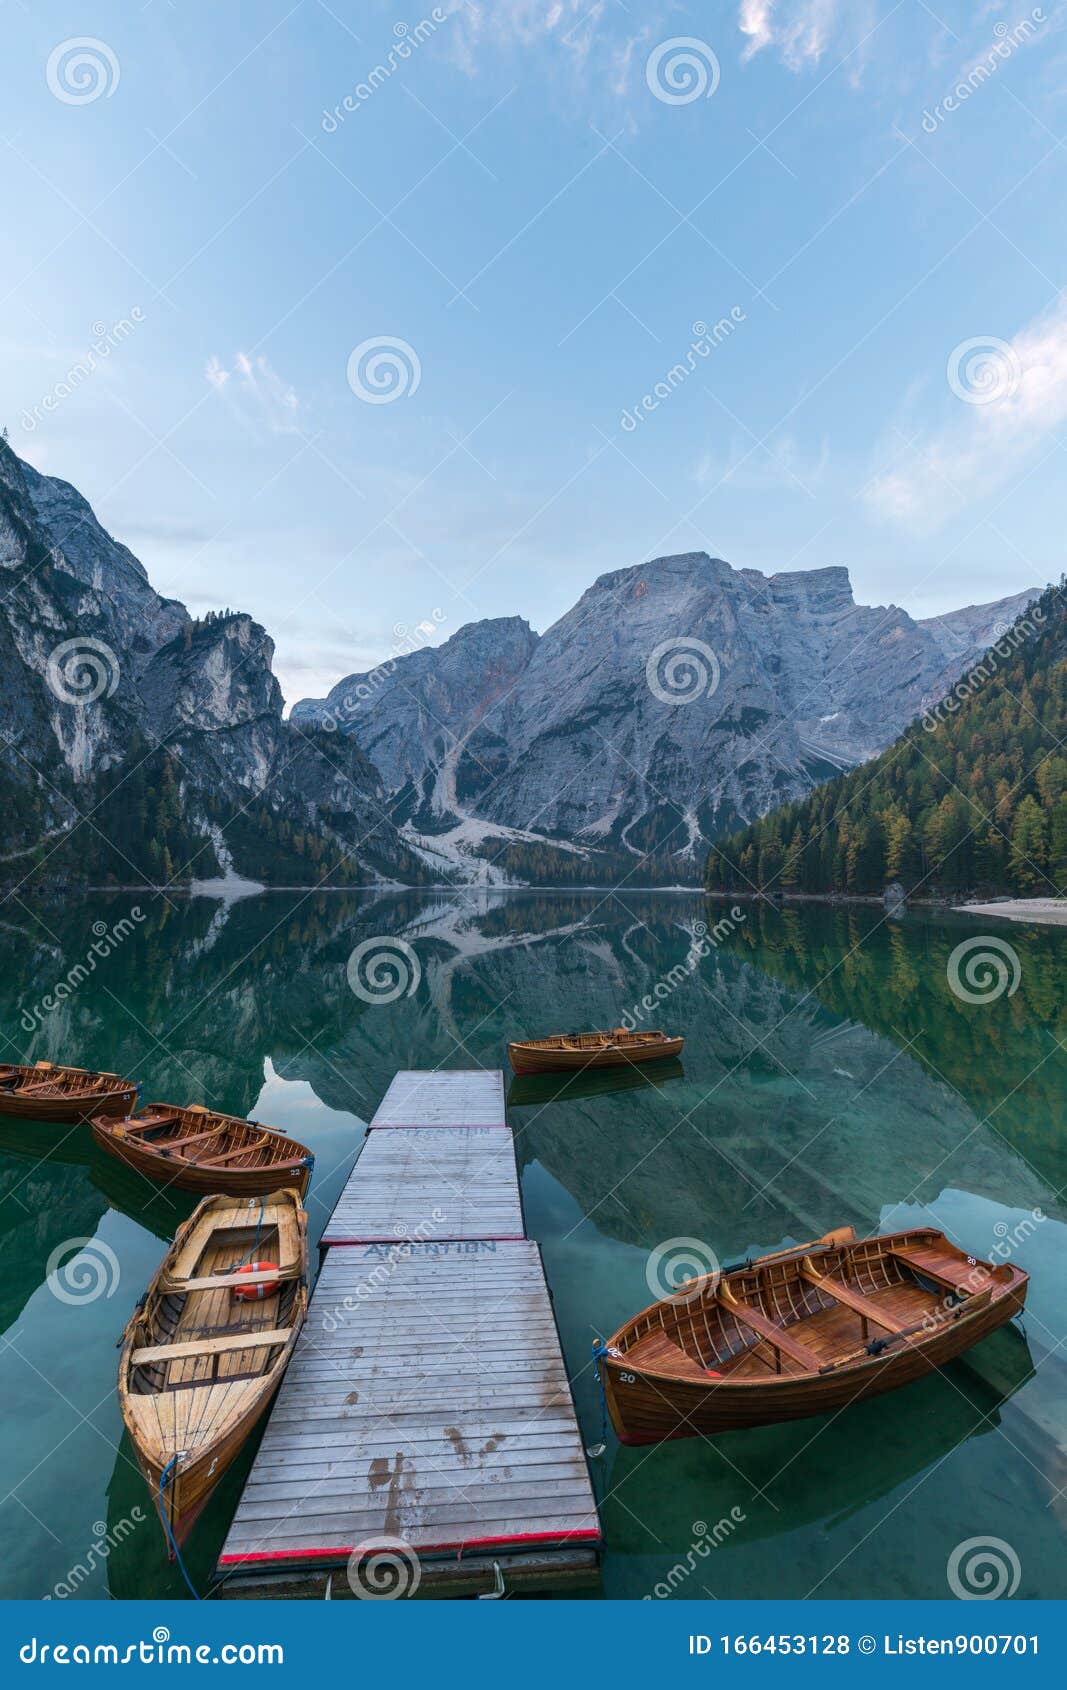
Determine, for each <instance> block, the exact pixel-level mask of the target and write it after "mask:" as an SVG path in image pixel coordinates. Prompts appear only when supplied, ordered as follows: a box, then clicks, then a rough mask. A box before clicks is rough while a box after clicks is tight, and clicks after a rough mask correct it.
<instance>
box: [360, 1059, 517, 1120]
mask: <svg viewBox="0 0 1067 1690" xmlns="http://www.w3.org/2000/svg"><path fill="white" fill-rule="evenodd" d="M506 1126H507V1116H506V1115H505V1113H504V1076H503V1074H502V1073H501V1071H500V1069H499V1068H494V1069H406V1070H402V1071H401V1072H400V1073H399V1074H394V1076H393V1079H392V1082H391V1084H390V1086H389V1089H388V1091H387V1092H386V1094H385V1096H384V1097H383V1098H382V1101H381V1103H380V1104H379V1106H378V1109H377V1111H376V1113H375V1116H374V1119H373V1120H372V1121H371V1127H372V1128H376V1127H506Z"/></svg>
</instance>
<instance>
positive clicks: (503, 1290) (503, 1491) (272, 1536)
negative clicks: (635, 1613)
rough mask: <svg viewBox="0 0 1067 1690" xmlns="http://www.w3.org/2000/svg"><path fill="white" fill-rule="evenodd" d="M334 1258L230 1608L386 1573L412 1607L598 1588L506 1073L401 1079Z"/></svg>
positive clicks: (577, 1440)
mask: <svg viewBox="0 0 1067 1690" xmlns="http://www.w3.org/2000/svg"><path fill="white" fill-rule="evenodd" d="M322 1248H323V1250H324V1252H325V1259H324V1262H323V1266H322V1269H321V1272H320V1274H319V1278H318V1282H317V1284H316V1286H315V1291H314V1295H313V1297H312V1299H311V1304H310V1308H309V1310H308V1317H307V1321H306V1324H305V1326H304V1330H303V1332H302V1334H301V1337H300V1340H299V1343H298V1345H297V1349H296V1353H295V1355H294V1357H293V1360H292V1362H291V1363H290V1366H289V1369H288V1372H287V1373H286V1376H285V1378H284V1380H283V1382H282V1385H281V1389H280V1390H279V1392H278V1397H277V1400H276V1402H275V1405H274V1408H273V1410H272V1413H271V1416H270V1419H269V1421H268V1424H267V1428H266V1431H265V1433H264V1436H263V1441H262V1443H261V1444H260V1448H259V1451H258V1454H257V1455H256V1458H255V1461H254V1463H253V1466H252V1470H251V1473H250V1474H249V1477H248V1480H247V1482H246V1484H245V1488H244V1493H243V1495H242V1497H241V1501H240V1503H239V1505H238V1508H237V1513H236V1515H235V1516H234V1520H233V1524H232V1525H231V1527H230V1530H229V1533H228V1535H227V1538H226V1541H225V1543H224V1545H223V1548H222V1553H221V1554H220V1556H219V1561H218V1576H219V1579H220V1580H221V1581H222V1584H221V1587H220V1589H219V1591H218V1594H219V1595H221V1596H229V1597H270V1596H312V1597H322V1596H323V1595H325V1594H326V1589H327V1586H329V1589H330V1594H331V1595H332V1596H333V1597H347V1596H349V1595H350V1594H352V1582H355V1583H356V1584H357V1585H360V1587H361V1588H363V1589H366V1588H367V1586H368V1582H369V1581H375V1582H376V1581H377V1578H378V1575H376V1573H375V1570H374V1569H375V1561H376V1558H377V1557H379V1556H382V1557H384V1558H385V1561H386V1562H388V1560H389V1558H390V1557H391V1558H392V1561H393V1564H394V1566H398V1571H397V1573H396V1575H395V1576H397V1577H398V1578H399V1579H400V1581H401V1582H402V1583H404V1584H406V1585H407V1586H408V1588H409V1589H410V1590H411V1591H412V1592H414V1590H415V1589H416V1588H417V1590H418V1592H419V1594H420V1595H453V1594H455V1595H464V1594H486V1595H488V1594H497V1595H499V1594H501V1593H502V1592H503V1593H507V1592H508V1591H513V1590H514V1591H518V1590H522V1589H526V1590H548V1591H551V1590H566V1589H569V1588H572V1587H574V1586H579V1585H583V1584H592V1583H595V1582H596V1579H597V1577H598V1566H599V1551H600V1541H601V1533H600V1522H599V1519H598V1516H597V1510H596V1502H595V1498H594V1496H593V1489H592V1485H591V1483H590V1478H589V1471H588V1468H587V1465H586V1460H585V1452H584V1449H583V1446H582V1440H581V1433H580V1430H579V1426H578V1420H577V1416H576V1414H575V1410H574V1403H573V1400H572V1397H571V1393H570V1386H569V1384H568V1381H567V1375H566V1370H565V1367H564V1363H563V1355H562V1352H561V1349H560V1343H559V1335H558V1332H557V1330H556V1323H555V1317H554V1315H553V1312H552V1303H551V1298H550V1296H549V1292H548V1287H547V1285H546V1282H545V1275H544V1269H543V1267H542V1265H541V1253H540V1250H539V1249H538V1246H537V1245H536V1244H535V1243H533V1242H532V1241H531V1240H529V1239H527V1237H526V1235H525V1227H524V1224H523V1216H522V1206H521V1202H520V1196H519V1181H518V1172H517V1169H516V1164H515V1147H514V1143H513V1140H512V1135H511V1131H510V1129H509V1127H508V1125H507V1120H506V1116H505V1112H504V1087H503V1076H502V1075H501V1074H500V1073H499V1072H494V1073H486V1072H483V1071H480V1070H474V1071H469V1070H462V1071H440V1070H435V1071H433V1072H417V1071H414V1072H404V1073H400V1074H397V1075H396V1076H395V1077H394V1079H393V1081H392V1084H391V1085H390V1087H389V1090H388V1091H387V1093H386V1095H385V1097H384V1098H383V1100H382V1103H381V1107H380V1108H379V1109H378V1111H377V1113H376V1114H375V1116H374V1119H373V1121H372V1122H371V1127H370V1131H369V1133H368V1136H367V1140H366V1143H365V1145H364V1148H363V1150H362V1152H361V1154H360V1156H359V1158H358V1160H357V1162H356V1164H355V1166H354V1168H353V1170H352V1173H351V1175H350V1177H349V1179H348V1182H347V1184H346V1186H345V1188H344V1190H343V1192H342V1193H341V1197H340V1199H339V1200H338V1203H337V1206H336V1208H335V1210H334V1212H333V1215H332V1216H331V1218H330V1220H329V1221H328V1223H327V1225H326V1230H325V1232H324V1234H323V1238H322ZM387 1587H388V1586H387V1585H386V1588H387ZM376 1593H377V1594H381V1593H382V1590H381V1587H380V1585H377V1587H376Z"/></svg>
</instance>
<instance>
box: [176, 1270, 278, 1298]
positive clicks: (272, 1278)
mask: <svg viewBox="0 0 1067 1690" xmlns="http://www.w3.org/2000/svg"><path fill="white" fill-rule="evenodd" d="M295 1277H296V1270H295V1269H294V1268H285V1269H284V1270H283V1269H282V1268H275V1267H272V1268H267V1270H266V1271H265V1272H264V1273H237V1272H236V1271H234V1272H232V1273H209V1274H207V1275H205V1277H204V1278H203V1279H179V1280H177V1281H175V1282H174V1283H172V1284H171V1286H170V1289H171V1290H172V1291H175V1292H178V1291H180V1292H182V1293H183V1294H184V1293H185V1292H186V1291H224V1290H227V1289H229V1290H231V1291H232V1290H238V1289H239V1290H243V1289H244V1288H245V1286H247V1285H272V1284H277V1283H279V1282H280V1281H281V1280H283V1279H295Z"/></svg>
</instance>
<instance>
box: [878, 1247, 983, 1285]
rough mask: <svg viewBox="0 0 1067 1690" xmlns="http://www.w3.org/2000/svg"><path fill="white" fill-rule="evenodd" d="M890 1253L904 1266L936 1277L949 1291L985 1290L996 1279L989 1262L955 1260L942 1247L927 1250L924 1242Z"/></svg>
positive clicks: (915, 1271) (926, 1276) (898, 1248)
mask: <svg viewBox="0 0 1067 1690" xmlns="http://www.w3.org/2000/svg"><path fill="white" fill-rule="evenodd" d="M890 1254H891V1255H892V1256H894V1257H895V1258H896V1260H897V1261H898V1262H903V1263H904V1266H905V1267H909V1268H911V1270H912V1272H913V1273H921V1274H922V1275H923V1277H924V1278H925V1279H933V1280H935V1281H936V1282H937V1284H938V1285H945V1286H947V1287H948V1289H949V1290H950V1291H959V1290H965V1291H969V1292H971V1293H972V1295H973V1293H974V1292H976V1291H981V1290H982V1289H984V1287H985V1286H986V1285H987V1284H989V1282H990V1281H991V1280H992V1278H993V1269H992V1268H991V1267H990V1265H989V1263H988V1262H978V1261H976V1262H960V1261H954V1260H953V1259H952V1258H951V1257H950V1256H945V1255H944V1254H943V1253H942V1252H941V1251H940V1250H932V1249H924V1247H923V1246H922V1245H921V1244H908V1245H906V1246H904V1247H900V1246H898V1247H897V1248H896V1249H894V1250H892V1251H891V1252H890Z"/></svg>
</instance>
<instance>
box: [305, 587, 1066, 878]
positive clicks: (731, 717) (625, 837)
mask: <svg viewBox="0 0 1067 1690" xmlns="http://www.w3.org/2000/svg"><path fill="white" fill-rule="evenodd" d="M1036 591H1037V589H1033V590H1031V591H1027V592H1024V593H1020V594H1017V595H1015V596H1014V597H1013V598H1010V599H1005V600H1000V601H998V602H996V603H994V604H989V605H979V606H971V607H968V608H967V609H965V610H960V611H957V612H953V613H952V614H950V615H948V616H942V617H939V618H934V619H931V620H929V621H915V620H913V618H912V617H910V616H909V615H908V613H907V612H906V611H904V610H901V609H899V608H898V607H897V606H895V605H890V606H888V607H884V606H883V607H869V606H863V605H857V604H856V603H855V600H854V598H853V595H852V588H851V584H850V581H849V576H848V572H847V570H845V569H842V568H827V569H816V570H806V571H796V572H792V573H787V574H780V575H771V576H764V575H762V574H760V573H759V572H758V571H756V570H752V569H742V570H736V569H733V568H731V566H730V565H729V564H728V563H725V562H724V561H723V560H722V559H721V558H711V557H708V556H707V555H706V554H704V553H691V554H688V555H685V556H680V557H666V558H658V559H656V560H655V561H653V562H651V563H645V564H639V565H636V566H635V567H632V568H628V569H620V570H617V571H614V572H612V573H611V574H608V575H602V576H601V577H600V579H599V580H597V581H596V582H595V583H594V584H593V586H591V587H590V588H589V589H588V591H587V592H585V593H583V595H582V597H581V598H580V599H579V601H578V603H577V604H576V605H575V606H574V608H573V609H572V610H570V611H568V612H567V614H566V615H565V616H563V617H561V619H560V620H559V621H558V622H556V623H555V624H554V625H553V626H552V627H551V628H549V629H548V631H547V632H546V633H545V634H544V635H543V636H542V637H541V638H540V639H539V638H538V637H537V636H536V635H535V634H534V633H533V632H532V631H531V629H530V628H529V627H528V625H527V624H526V623H525V622H523V621H521V620H520V619H519V618H516V617H508V618H502V619H499V620H495V621H487V622H479V623H474V624H471V625H469V626H467V627H465V628H461V629H460V630H459V632H458V633H456V634H455V635H454V636H453V637H452V638H451V639H450V640H448V641H446V642H445V643H444V644H442V645H441V646H438V647H436V648H426V649H423V650H420V651H417V652H414V653H410V654H408V655H405V656H401V657H399V658H397V659H395V660H394V661H392V662H391V663H389V664H387V665H385V666H383V669H381V670H377V671H374V672H372V673H370V674H357V675H352V676H349V677H348V679H346V680H344V681H342V682H340V683H339V685H338V686H337V687H335V688H334V689H333V691H332V692H331V693H330V694H329V696H328V697H327V698H325V699H305V700H303V701H302V702H301V703H299V704H298V705H296V706H295V708H294V710H293V713H292V719H293V721H294V722H297V723H299V724H301V725H303V726H307V727H311V726H319V727H322V726H326V727H328V728H333V729H335V730H336V731H337V733H338V735H339V737H348V738H353V739H355V740H356V741H357V742H358V743H359V744H360V745H361V746H362V748H363V749H364V750H365V751H366V753H367V755H368V756H369V757H370V758H371V760H372V761H373V762H374V763H375V765H376V766H377V767H378V769H379V770H380V772H381V774H382V778H383V783H384V786H385V790H386V794H387V797H388V799H389V801H390V802H391V803H392V802H394V801H395V802H398V803H399V806H400V813H402V815H403V819H404V822H405V826H406V830H407V832H408V834H409V836H411V837H412V838H414V837H415V836H416V834H420V835H422V836H423V837H424V838H426V837H427V836H430V835H435V836H437V840H438V845H439V848H440V849H441V850H442V851H445V852H447V851H448V850H449V849H454V850H456V851H459V852H462V851H463V850H467V851H468V852H469V851H470V849H471V848H472V846H473V847H477V842H478V841H479V840H480V839H483V838H485V837H486V836H494V837H495V838H496V839H497V840H499V841H503V840H510V841H511V843H512V847H513V849H512V859H514V858H516V857H517V860H518V861H519V862H521V861H522V852H521V851H520V850H518V848H517V845H516V842H517V841H525V842H526V843H527V845H529V846H530V847H531V849H532V842H533V841H535V840H537V839H538V838H540V837H543V836H547V837H548V838H549V839H551V840H552V841H554V842H556V843H557V844H562V845H565V846H567V847H569V848H570V849H571V850H572V851H573V850H574V849H577V850H579V851H580V852H587V851H597V850H600V851H604V850H607V851H610V852H612V853H614V854H615V856H616V857H621V858H622V859H623V860H624V861H625V858H626V855H627V854H632V855H633V856H640V855H641V854H643V853H645V852H655V853H657V854H660V855H661V856H662V857H664V858H666V859H668V860H673V861H674V862H675V864H676V866H677V867H678V870H679V872H682V873H684V872H685V870H686V867H687V860H688V862H694V861H695V860H696V859H697V858H702V857H703V854H704V851H705V849H706V847H707V844H708V842H709V841H711V840H712V839H715V838H717V837H719V836H721V835H722V834H724V833H728V832H730V831H731V830H733V829H734V828H736V827H737V826H738V825H740V824H741V823H743V822H745V821H748V820H750V819H752V818H754V817H757V816H760V815H763V814H764V813H765V812H766V811H768V810H769V809H771V808H772V807H773V806H774V805H776V804H779V803H782V802H783V801H785V800H788V799H792V798H798V797H801V796H802V795H804V794H805V793H807V792H808V791H810V790H811V788H812V787H813V786H814V785H816V784H817V783H819V782H821V781H824V780H826V779H828V778H829V777H830V776H832V775H833V774H835V773H836V772H837V771H838V770H840V769H844V768H851V767H853V766H854V765H856V764H858V763H861V762H863V761H865V760H866V759H868V758H870V757H873V756H875V755H876V754H877V753H878V752H879V751H881V750H882V749H883V747H884V746H886V745H887V744H888V743H889V742H890V741H891V740H892V739H893V738H894V737H895V735H896V734H897V733H899V732H900V730H901V729H902V728H903V727H904V725H905V724H906V723H907V722H909V721H910V720H912V719H913V718H914V717H915V715H916V714H917V713H918V712H919V711H920V710H921V709H924V708H928V707H929V706H930V704H932V703H934V702H936V701H937V700H938V699H940V698H941V697H942V696H943V695H944V693H945V691H946V690H947V688H948V687H949V686H950V685H951V683H952V682H953V681H954V680H955V679H956V678H957V676H958V675H959V674H960V673H961V671H962V670H964V669H965V668H966V667H967V666H968V665H969V664H970V663H972V662H973V661H974V660H975V659H976V658H977V656H978V655H979V654H980V653H981V652H983V651H984V650H985V649H986V647H987V646H988V644H989V643H990V640H991V639H992V638H993V637H994V636H995V635H996V634H997V633H999V632H1000V631H1001V630H1002V629H1003V628H1004V627H1005V626H1006V625H1008V624H1010V623H1011V621H1012V620H1013V619H1014V617H1015V615H1016V614H1017V613H1018V611H1019V610H1020V609H1021V608H1022V607H1023V606H1025V605H1026V604H1027V603H1028V602H1029V601H1030V600H1031V599H1032V598H1034V597H1035V596H1036ZM502 855H503V857H504V860H505V861H507V860H509V859H508V856H507V854H506V853H502ZM581 877H582V876H581V872H580V871H579V873H578V878H581Z"/></svg>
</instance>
